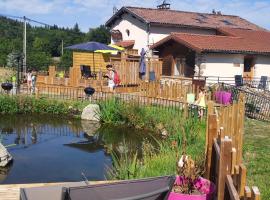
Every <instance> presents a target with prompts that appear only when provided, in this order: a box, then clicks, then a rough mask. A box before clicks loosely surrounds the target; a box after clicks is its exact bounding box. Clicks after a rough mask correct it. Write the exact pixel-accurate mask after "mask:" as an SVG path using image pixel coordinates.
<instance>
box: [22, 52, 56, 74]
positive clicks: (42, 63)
mask: <svg viewBox="0 0 270 200" xmlns="http://www.w3.org/2000/svg"><path fill="white" fill-rule="evenodd" d="M51 62H52V60H51V56H50V55H49V54H47V53H46V52H39V51H31V52H29V53H28V57H27V67H28V68H30V69H36V70H47V69H48V66H49V65H50V64H51Z"/></svg>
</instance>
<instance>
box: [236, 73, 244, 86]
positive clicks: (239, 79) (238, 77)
mask: <svg viewBox="0 0 270 200" xmlns="http://www.w3.org/2000/svg"><path fill="white" fill-rule="evenodd" d="M234 80H235V86H236V87H240V86H243V85H244V82H243V77H242V75H235V76H234Z"/></svg>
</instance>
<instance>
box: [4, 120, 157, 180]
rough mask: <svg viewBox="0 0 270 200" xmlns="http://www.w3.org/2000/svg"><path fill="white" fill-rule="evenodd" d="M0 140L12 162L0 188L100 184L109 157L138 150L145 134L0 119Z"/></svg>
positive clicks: (67, 123) (72, 122)
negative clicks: (97, 181) (87, 182)
mask: <svg viewBox="0 0 270 200" xmlns="http://www.w3.org/2000/svg"><path fill="white" fill-rule="evenodd" d="M0 133H1V135H0V141H2V143H3V144H4V145H5V146H7V145H8V151H9V152H10V153H11V155H12V156H13V158H14V161H13V162H12V163H11V164H10V165H9V166H8V167H6V168H0V184H11V183H13V184H15V183H38V182H67V181H82V180H83V177H82V175H81V174H82V172H83V173H84V174H85V176H86V177H87V179H88V180H104V179H106V172H107V170H108V168H111V167H112V158H111V153H112V152H116V153H118V154H120V153H134V152H136V151H140V150H141V147H142V144H143V141H145V140H148V141H150V142H154V139H153V137H152V136H151V134H149V133H145V132H142V131H138V130H135V129H132V128H130V127H125V126H120V127H112V126H101V127H100V125H99V124H96V123H91V122H89V121H81V120H75V119H61V118H60V117H57V116H49V115H34V116H33V115H31V116H29V115H15V116H0Z"/></svg>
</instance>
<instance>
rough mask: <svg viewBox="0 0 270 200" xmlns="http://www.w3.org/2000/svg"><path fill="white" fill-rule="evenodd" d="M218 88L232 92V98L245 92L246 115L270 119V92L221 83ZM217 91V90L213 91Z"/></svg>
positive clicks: (265, 119)
mask: <svg viewBox="0 0 270 200" xmlns="http://www.w3.org/2000/svg"><path fill="white" fill-rule="evenodd" d="M218 90H222V91H227V92H230V93H231V95H232V97H231V98H232V100H236V99H238V97H239V94H240V93H244V94H245V104H246V106H245V113H246V116H248V117H250V118H254V119H258V120H263V121H270V92H267V91H263V92H262V91H257V90H251V89H249V88H243V87H235V86H232V85H229V84H224V83H223V84H220V85H219V88H218ZM212 92H214V93H215V91H212Z"/></svg>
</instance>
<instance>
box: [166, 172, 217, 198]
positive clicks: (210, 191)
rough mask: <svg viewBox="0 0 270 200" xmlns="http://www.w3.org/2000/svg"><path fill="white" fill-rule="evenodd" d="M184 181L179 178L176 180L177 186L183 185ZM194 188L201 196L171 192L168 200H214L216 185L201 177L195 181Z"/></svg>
mask: <svg viewBox="0 0 270 200" xmlns="http://www.w3.org/2000/svg"><path fill="white" fill-rule="evenodd" d="M184 181H185V180H184V179H183V177H180V176H177V177H176V180H175V185H181V184H183V182H184ZM194 187H195V188H196V189H197V190H198V191H199V192H200V193H201V194H181V193H176V192H171V193H170V195H169V198H168V200H211V199H213V196H214V193H215V190H216V188H215V185H214V184H213V183H211V182H210V181H209V180H207V179H204V178H202V177H200V178H198V179H197V180H196V181H195V183H194Z"/></svg>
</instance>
